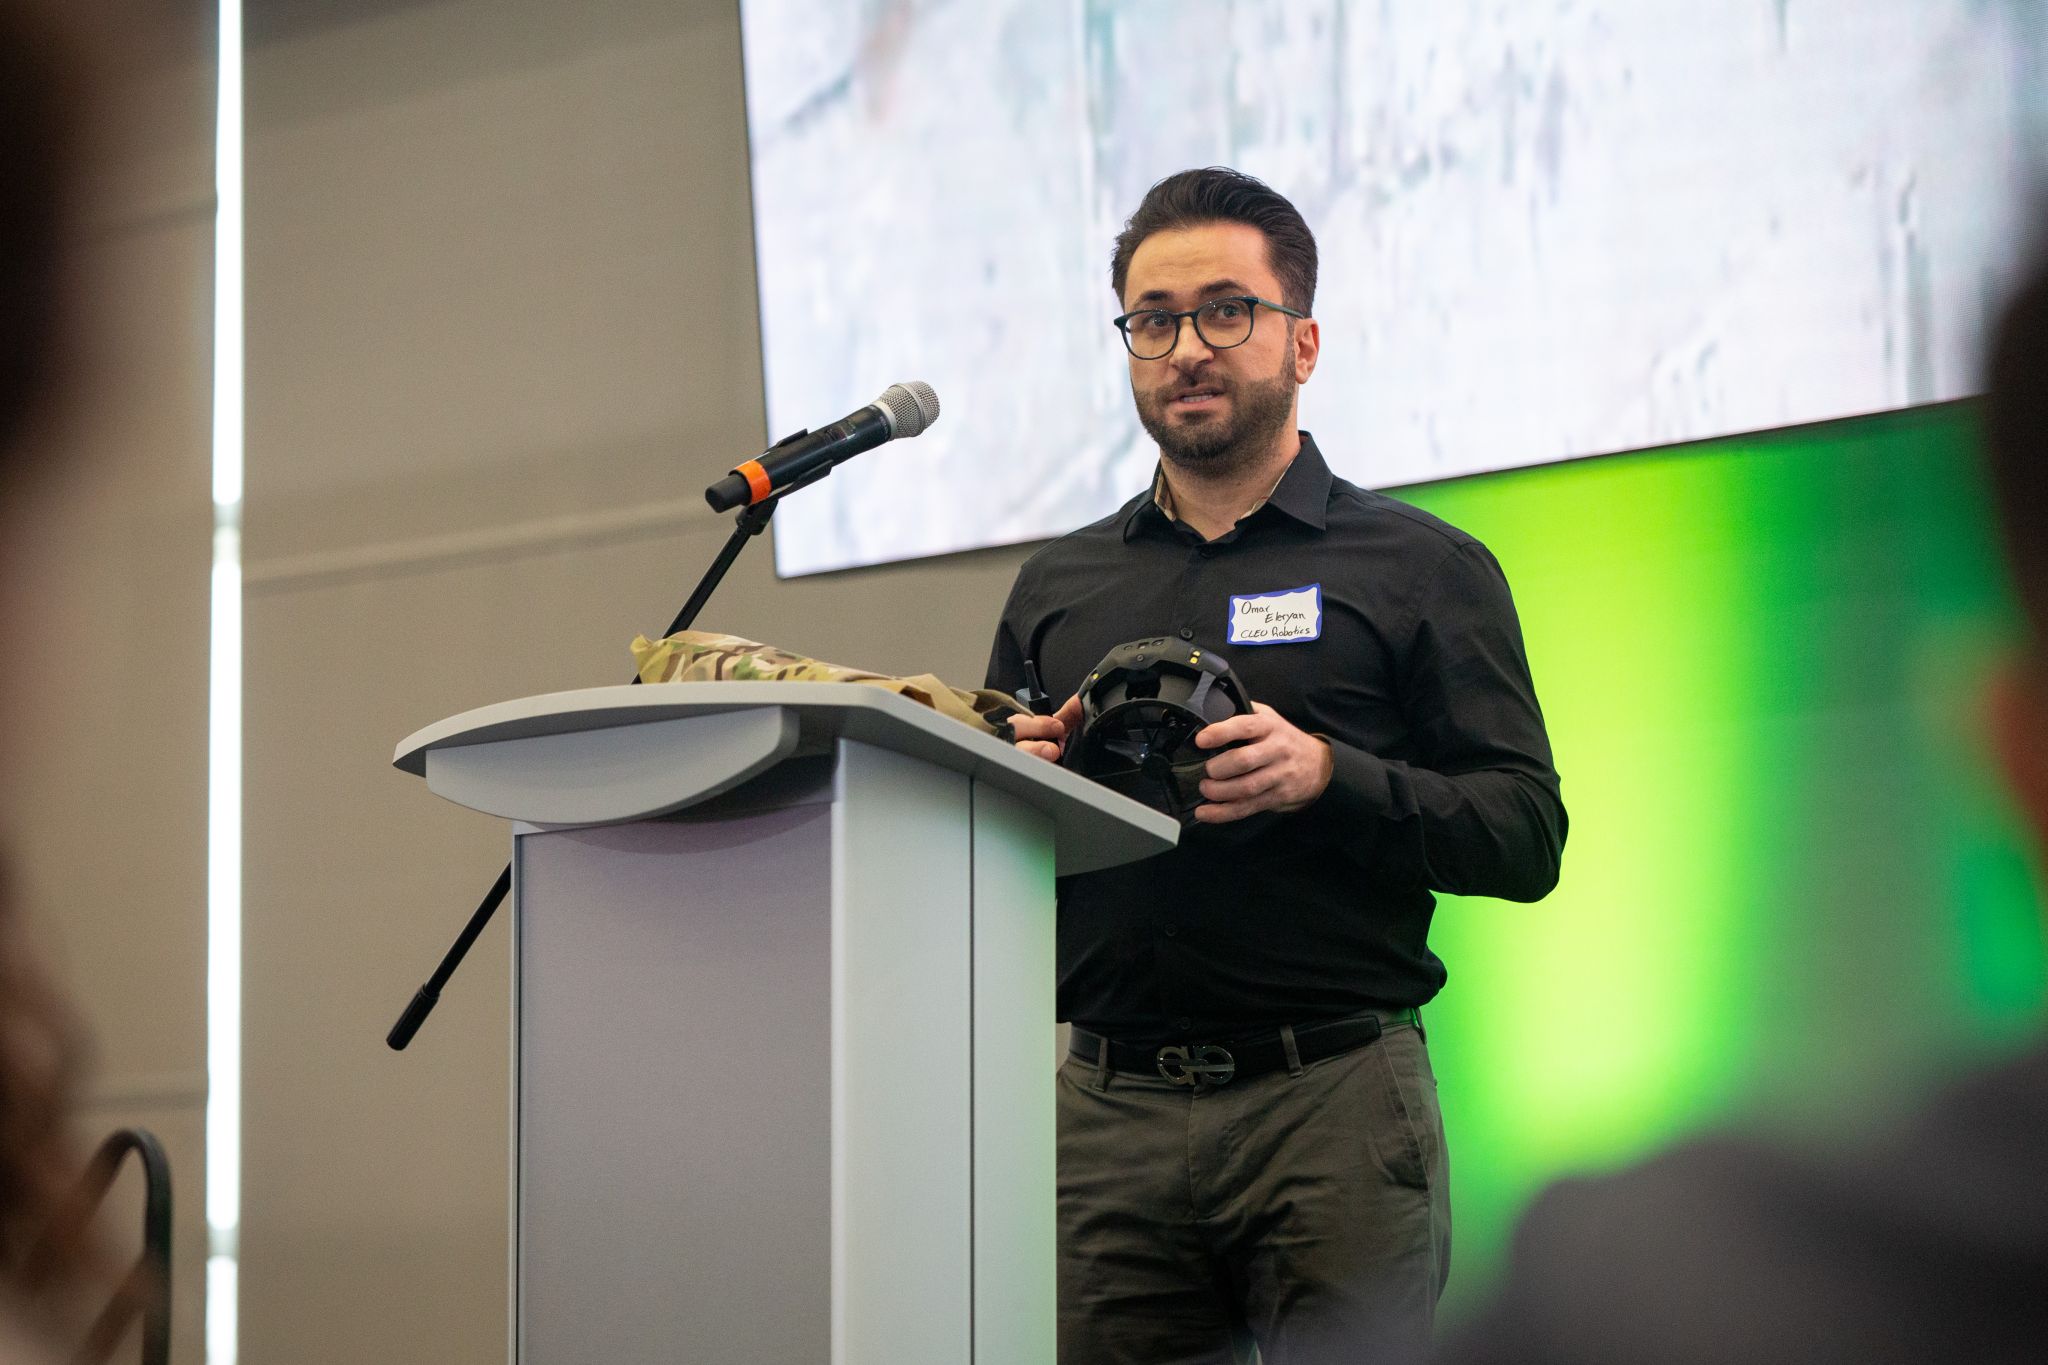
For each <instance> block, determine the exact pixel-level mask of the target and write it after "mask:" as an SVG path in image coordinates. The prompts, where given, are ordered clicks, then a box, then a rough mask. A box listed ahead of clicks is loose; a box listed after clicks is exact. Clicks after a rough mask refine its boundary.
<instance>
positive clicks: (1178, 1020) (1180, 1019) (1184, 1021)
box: [1173, 1014, 1195, 1032]
mask: <svg viewBox="0 0 2048 1365" xmlns="http://www.w3.org/2000/svg"><path fill="white" fill-rule="evenodd" d="M1173 1026H1174V1027H1175V1028H1177V1029H1180V1030H1181V1031H1183V1032H1185V1031H1187V1030H1188V1029H1191V1028H1193V1027H1194V1026H1195V1021H1194V1020H1192V1019H1190V1018H1188V1017H1187V1016H1186V1015H1185V1014H1176V1015H1175V1016H1173Z"/></svg>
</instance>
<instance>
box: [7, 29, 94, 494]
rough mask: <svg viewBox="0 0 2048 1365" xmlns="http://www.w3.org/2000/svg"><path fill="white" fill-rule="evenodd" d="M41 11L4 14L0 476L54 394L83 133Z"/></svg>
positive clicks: (60, 52)
mask: <svg viewBox="0 0 2048 1365" xmlns="http://www.w3.org/2000/svg"><path fill="white" fill-rule="evenodd" d="M62 36H63V35H62V34H60V33H59V32H58V31H57V29H56V27H55V25H54V24H52V23H50V22H48V21H47V18H46V17H45V16H44V15H43V14H41V13H40V11H39V9H36V8H31V7H28V6H17V5H14V4H7V5H5V6H0V470H4V469H5V468H6V467H7V466H10V465H12V464H13V463H14V461H15V460H16V459H17V458H20V457H21V456H22V455H23V454H24V453H25V452H23V451H21V450H20V449H19V448H18V446H17V442H18V441H19V439H20V437H21V435H22V433H23V431H24V429H25V428H26V427H27V426H28V425H29V424H30V422H31V420H32V419H33V418H34V417H35V415H36V413H37V411H38V409H40V408H41V407H42V406H43V405H44V404H45V403H46V402H47V401H48V399H49V398H50V397H51V395H52V382H51V381H52V378H53V371H54V369H55V368H56V366H57V364H58V363H59V354H60V352H59V349H58V344H57V343H58V337H59V332H60V319H61V316H62V309H63V307H64V302H65V301H64V300H63V298H62V295H63V292H64V284H63V275H62V270H61V262H62V259H63V252H64V240H63V239H64V234H65V232H66V229H67V225H66V221H65V220H66V216H67V215H66V213H65V208H66V192H67V191H68V190H69V188H70V176H69V174H68V172H69V171H70V169H71V162H72V158H73V155H74V151H75V143H76V133H77V127H76V122H75V120H74V118H73V117H72V115H73V112H74V109H75V107H76V106H75V104H74V102H73V98H72V97H73V95H74V93H75V91H74V90H73V89H72V88H70V82H69V80H68V77H69V75H70V72H69V71H68V70H67V67H66V65H65V63H64V61H63V60H62V58H63V57H65V56H68V55H69V54H68V52H66V50H65V46H64V44H63V43H62V41H61V38H62Z"/></svg>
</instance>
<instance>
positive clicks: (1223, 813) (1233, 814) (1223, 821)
mask: <svg viewBox="0 0 2048 1365" xmlns="http://www.w3.org/2000/svg"><path fill="white" fill-rule="evenodd" d="M1258 811H1259V808H1258V806H1257V805H1255V804H1254V803H1252V802H1250V801H1205V802H1203V803H1202V804H1201V805H1199V806H1196V807H1195V819H1196V821H1197V822H1198V823H1200V824H1204V825H1227V824H1229V823H1230V822H1231V821H1232V820H1242V819H1244V818H1245V816H1247V815H1256V814H1258Z"/></svg>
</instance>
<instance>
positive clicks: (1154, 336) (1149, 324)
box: [1114, 294, 1308, 360]
mask: <svg viewBox="0 0 2048 1365" xmlns="http://www.w3.org/2000/svg"><path fill="white" fill-rule="evenodd" d="M1261 308H1270V309H1272V310H1273V311H1274V312H1276V313H1285V314H1286V315H1287V316H1288V317H1291V318H1305V317H1307V316H1308V314H1306V313H1298V312H1296V311H1295V310H1294V309H1292V308H1289V307H1288V306H1287V305H1286V304H1284V303H1274V302H1273V301H1272V300H1271V299H1260V298H1254V297H1252V296H1251V295H1250V294H1233V295H1230V296H1228V297H1226V298H1220V299H1210V300H1209V301H1208V302H1207V303H1205V304H1203V305H1202V306H1201V307H1200V308H1190V309H1188V310H1187V311H1186V312H1184V313H1176V312H1173V311H1172V310H1171V309H1167V308H1140V309H1139V310H1138V311H1137V312H1135V313H1126V314H1124V315H1123V316H1122V317H1120V318H1117V319H1115V320H1114V325H1115V327H1116V329H1117V330H1118V331H1119V332H1122V333H1123V334H1124V346H1125V348H1126V349H1127V350H1129V351H1130V353H1131V354H1132V355H1134V356H1136V357H1137V358H1138V359H1140V360H1164V359H1165V358H1166V357H1167V356H1169V355H1171V354H1173V348H1174V347H1175V346H1178V345H1179V344H1180V320H1181V319H1182V318H1193V319H1194V320H1195V335H1196V336H1198V337H1200V338H1201V339H1202V344H1203V345H1205V346H1207V347H1208V348H1209V349H1210V350H1212V351H1227V350H1229V349H1230V348H1231V347H1233V346H1242V345H1244V344H1245V343H1246V342H1247V341H1250V340H1251V339H1252V319H1253V318H1255V317H1257V316H1258V311H1259V309H1261Z"/></svg>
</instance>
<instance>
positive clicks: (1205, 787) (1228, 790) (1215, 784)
mask: <svg viewBox="0 0 2048 1365" xmlns="http://www.w3.org/2000/svg"><path fill="white" fill-rule="evenodd" d="M1279 781H1280V779H1279V778H1278V777H1277V776H1275V775H1274V774H1273V773H1272V772H1270V771H1260V772H1253V773H1247V774H1246V775H1245V776H1243V777H1234V778H1231V779H1230V780H1228V781H1218V780H1217V779H1215V778H1213V777H1211V778H1204V779H1203V780H1202V785H1201V791H1202V795H1203V796H1204V797H1206V798H1208V799H1209V800H1211V801H1220V802H1226V803H1227V802H1231V801H1249V800H1253V799H1255V798H1257V797H1260V796H1264V795H1265V794H1266V793H1267V792H1269V791H1271V790H1273V788H1274V787H1275V786H1276V785H1278V783H1279Z"/></svg>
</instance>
